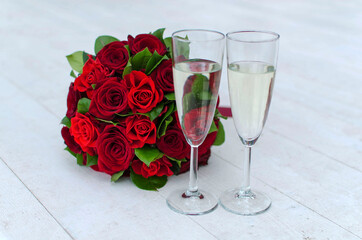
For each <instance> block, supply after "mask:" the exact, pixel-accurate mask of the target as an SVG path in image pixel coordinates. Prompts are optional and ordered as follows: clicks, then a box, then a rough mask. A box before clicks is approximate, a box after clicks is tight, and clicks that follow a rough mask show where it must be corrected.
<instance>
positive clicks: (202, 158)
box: [178, 149, 211, 174]
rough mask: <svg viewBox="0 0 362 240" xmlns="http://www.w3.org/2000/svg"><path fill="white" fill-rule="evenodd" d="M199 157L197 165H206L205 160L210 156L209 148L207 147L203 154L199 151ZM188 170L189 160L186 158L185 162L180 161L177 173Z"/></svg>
mask: <svg viewBox="0 0 362 240" xmlns="http://www.w3.org/2000/svg"><path fill="white" fill-rule="evenodd" d="M198 155H199V157H198V166H204V165H207V162H208V160H209V158H210V155H211V150H210V149H208V150H207V151H206V152H205V153H204V154H203V155H200V152H199V154H198ZM189 170H190V160H187V162H183V163H181V168H180V171H179V173H178V174H181V173H184V172H187V171H189Z"/></svg>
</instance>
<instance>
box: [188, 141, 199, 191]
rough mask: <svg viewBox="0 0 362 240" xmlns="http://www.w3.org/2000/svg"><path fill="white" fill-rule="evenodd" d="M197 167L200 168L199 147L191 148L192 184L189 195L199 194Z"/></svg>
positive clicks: (190, 184)
mask: <svg viewBox="0 0 362 240" xmlns="http://www.w3.org/2000/svg"><path fill="white" fill-rule="evenodd" d="M197 167H198V147H194V146H191V156H190V182H189V189H188V191H187V192H188V194H191V195H193V194H196V193H197V192H198V186H197Z"/></svg>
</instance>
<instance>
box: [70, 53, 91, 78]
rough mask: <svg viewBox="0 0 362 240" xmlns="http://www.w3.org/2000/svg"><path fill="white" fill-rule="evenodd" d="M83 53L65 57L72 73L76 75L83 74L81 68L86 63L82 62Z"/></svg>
mask: <svg viewBox="0 0 362 240" xmlns="http://www.w3.org/2000/svg"><path fill="white" fill-rule="evenodd" d="M84 54H87V53H85V52H84V51H77V52H74V53H72V54H70V55H68V56H67V60H68V62H69V65H70V66H71V67H72V68H73V70H74V71H76V72H78V73H82V72H83V66H84V63H85V62H86V61H84Z"/></svg>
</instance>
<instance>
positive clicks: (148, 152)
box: [135, 145, 163, 167]
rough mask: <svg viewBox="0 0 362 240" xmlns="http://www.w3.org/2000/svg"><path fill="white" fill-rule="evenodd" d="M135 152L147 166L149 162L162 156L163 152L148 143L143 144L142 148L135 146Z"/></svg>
mask: <svg viewBox="0 0 362 240" xmlns="http://www.w3.org/2000/svg"><path fill="white" fill-rule="evenodd" d="M135 154H136V156H137V157H138V158H139V159H140V160H141V161H142V162H143V163H145V164H146V165H147V166H148V167H149V166H150V163H151V162H153V161H156V160H157V159H159V158H161V157H162V156H163V153H162V152H160V150H158V149H157V148H153V147H150V146H149V145H145V146H144V147H143V148H135Z"/></svg>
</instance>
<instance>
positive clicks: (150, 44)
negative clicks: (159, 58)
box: [128, 34, 167, 55]
mask: <svg viewBox="0 0 362 240" xmlns="http://www.w3.org/2000/svg"><path fill="white" fill-rule="evenodd" d="M128 44H129V47H130V49H131V52H132V54H136V53H138V52H141V51H142V50H144V49H145V48H148V50H150V52H151V53H154V51H157V53H158V54H160V55H164V54H165V53H166V52H167V50H166V46H165V45H164V44H163V43H162V42H161V40H160V39H158V38H157V37H155V36H153V35H151V34H139V35H137V36H136V37H135V38H133V37H132V36H131V35H128Z"/></svg>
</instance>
